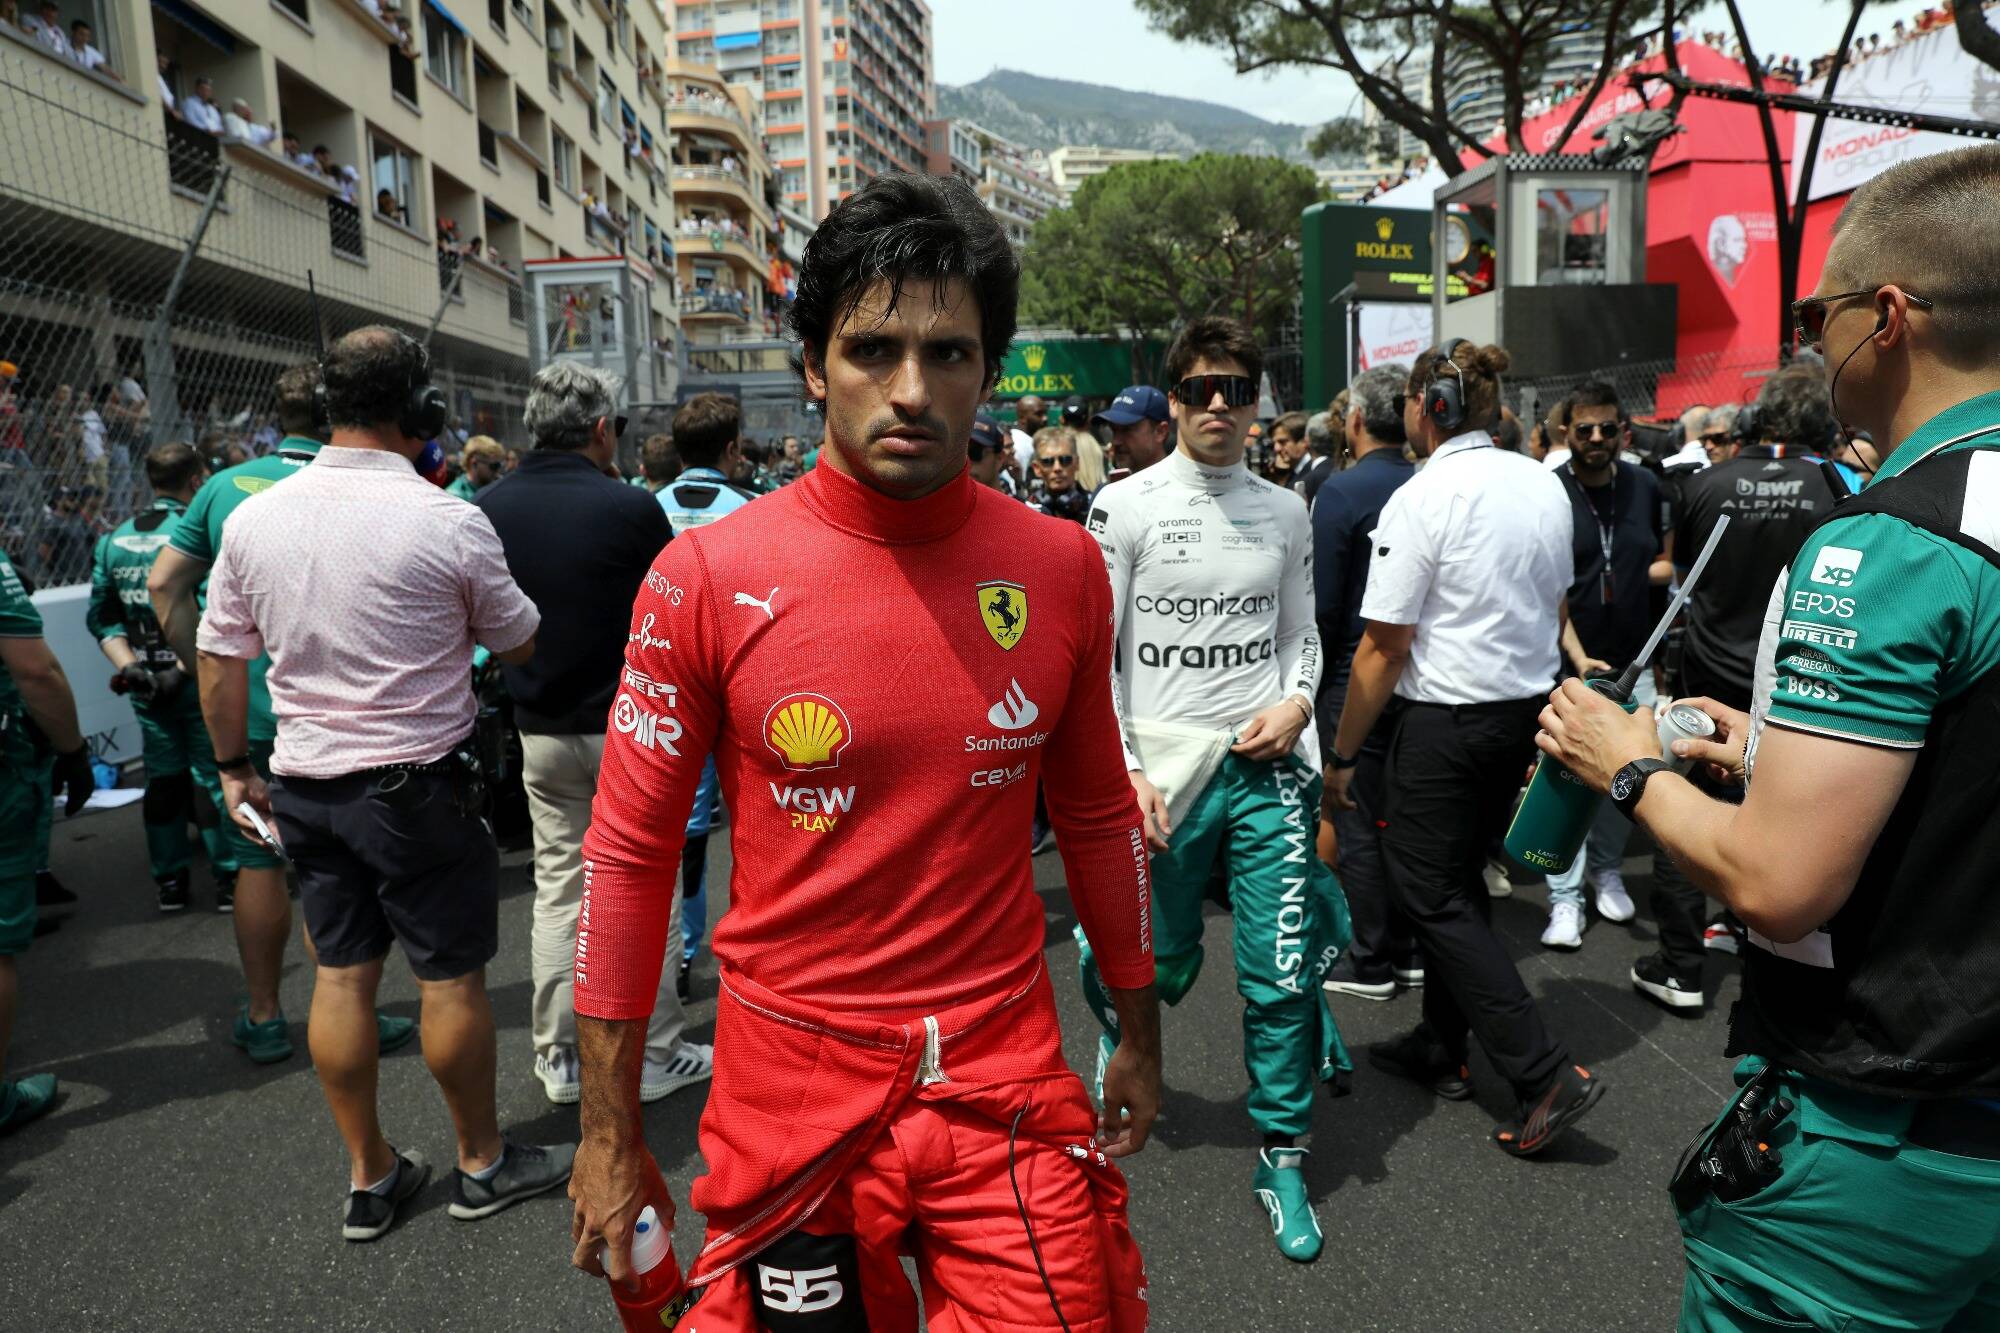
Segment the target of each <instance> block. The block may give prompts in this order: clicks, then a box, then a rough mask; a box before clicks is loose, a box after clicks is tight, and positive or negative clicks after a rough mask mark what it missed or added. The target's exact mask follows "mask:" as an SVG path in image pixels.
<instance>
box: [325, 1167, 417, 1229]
mask: <svg viewBox="0 0 2000 1333" xmlns="http://www.w3.org/2000/svg"><path fill="white" fill-rule="evenodd" d="M430 1178H431V1164H430V1163H429V1162H426V1161H425V1160H424V1155H423V1154H422V1153H420V1152H418V1151H416V1150H415V1149H414V1148H412V1149H409V1150H406V1151H403V1152H399V1153H397V1154H396V1181H395V1183H394V1184H393V1185H391V1186H390V1187H389V1192H388V1193H387V1194H375V1193H371V1192H370V1191H368V1190H353V1191H350V1192H349V1194H348V1196H347V1212H346V1215H345V1216H344V1217H343V1218H342V1219H341V1226H340V1235H341V1239H343V1240H352V1241H368V1240H375V1239H377V1238H378V1237H380V1236H382V1235H384V1234H385V1233H386V1232H387V1231H388V1230H389V1228H390V1227H393V1226H395V1225H396V1214H397V1212H398V1211H399V1210H400V1209H401V1208H402V1206H403V1205H404V1204H405V1203H408V1202H409V1201H410V1199H411V1198H412V1197H413V1196H414V1195H415V1194H416V1192H417V1191H418V1190H420V1189H422V1188H423V1187H424V1182H425V1181H426V1180H429V1179H430Z"/></svg>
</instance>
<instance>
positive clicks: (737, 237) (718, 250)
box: [673, 217, 765, 282]
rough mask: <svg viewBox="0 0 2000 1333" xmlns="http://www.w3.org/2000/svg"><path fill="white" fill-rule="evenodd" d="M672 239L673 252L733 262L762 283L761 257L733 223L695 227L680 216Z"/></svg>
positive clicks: (762, 259)
mask: <svg viewBox="0 0 2000 1333" xmlns="http://www.w3.org/2000/svg"><path fill="white" fill-rule="evenodd" d="M673 239H674V249H675V252H676V253H678V254H680V255H681V256H683V257H685V256H688V255H693V254H702V253H704V252H713V253H715V254H718V255H721V256H722V257H723V258H725V259H732V260H735V261H736V262H737V263H739V264H741V265H743V266H744V267H745V268H747V269H749V270H750V271H751V272H752V273H753V274H755V275H757V277H756V280H757V281H759V282H761V281H763V275H764V267H765V259H764V256H763V255H761V254H758V253H757V251H755V250H754V249H752V248H751V246H750V237H749V236H748V235H747V234H746V233H745V231H744V229H743V228H742V227H740V226H737V225H735V224H734V223H718V222H715V221H704V222H702V223H701V225H700V226H698V227H697V226H694V225H692V223H691V221H690V219H688V218H686V217H683V218H682V219H681V224H680V226H679V227H678V228H676V229H675V232H674V238H673Z"/></svg>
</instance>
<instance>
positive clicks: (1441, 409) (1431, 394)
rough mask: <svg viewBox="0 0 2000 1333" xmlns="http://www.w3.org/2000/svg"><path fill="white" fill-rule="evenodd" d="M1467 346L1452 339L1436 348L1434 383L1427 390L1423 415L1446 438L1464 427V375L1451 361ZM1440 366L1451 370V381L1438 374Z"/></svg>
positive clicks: (1461, 339)
mask: <svg viewBox="0 0 2000 1333" xmlns="http://www.w3.org/2000/svg"><path fill="white" fill-rule="evenodd" d="M1465 345H1466V343H1465V339H1463V338H1452V339H1449V340H1447V341H1446V342H1445V343H1444V344H1443V345H1442V346H1440V347H1439V348H1438V349H1437V356H1436V360H1434V361H1432V363H1431V382H1430V384H1429V385H1427V386H1426V387H1425V389H1424V416H1425V417H1427V418H1429V420H1430V423H1431V424H1432V425H1434V426H1436V427H1437V428H1438V429H1439V430H1441V431H1444V432H1445V433H1446V434H1447V435H1449V434H1452V433H1454V432H1456V431H1457V430H1458V428H1459V427H1460V426H1463V425H1464V424H1465V372H1464V371H1462V370H1460V369H1459V368H1458V363H1457V362H1456V361H1454V360H1452V359H1451V354H1452V353H1453V352H1455V351H1457V350H1458V349H1459V348H1460V347H1463V346H1465ZM1440 364H1443V365H1447V366H1450V367H1451V378H1450V379H1446V378H1445V377H1444V376H1442V375H1440V374H1438V366H1439V365H1440Z"/></svg>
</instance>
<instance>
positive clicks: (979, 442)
mask: <svg viewBox="0 0 2000 1333" xmlns="http://www.w3.org/2000/svg"><path fill="white" fill-rule="evenodd" d="M972 443H973V444H974V445H976V446H978V447H979V448H980V450H981V452H984V451H985V450H987V449H993V450H999V449H1003V448H1005V447H1006V446H1007V432H1005V431H1003V430H1001V429H1000V423H999V422H997V421H995V420H994V419H993V418H992V417H989V416H987V415H986V414H985V413H984V412H981V413H980V414H979V415H978V416H976V417H974V418H973V419H972Z"/></svg>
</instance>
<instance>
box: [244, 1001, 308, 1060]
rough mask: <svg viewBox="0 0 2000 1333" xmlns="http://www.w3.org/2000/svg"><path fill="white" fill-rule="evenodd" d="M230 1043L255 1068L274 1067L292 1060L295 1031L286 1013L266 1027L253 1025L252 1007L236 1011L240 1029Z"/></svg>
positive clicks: (263, 1023) (272, 1020) (257, 1024)
mask: <svg viewBox="0 0 2000 1333" xmlns="http://www.w3.org/2000/svg"><path fill="white" fill-rule="evenodd" d="M229 1040H231V1041H232V1042H234V1043H236V1048H237V1049H238V1050H240V1051H242V1052H243V1053H244V1054H246V1055H248V1056H249V1057H250V1060H251V1062H252V1063H253V1064H260V1065H274V1064H277V1063H278V1062H279V1061H280V1060H289V1059H291V1058H292V1028H291V1024H289V1023H287V1022H285V1015H284V1014H283V1013H282V1012H281V1013H279V1014H278V1015H277V1016H276V1017H275V1018H269V1019H266V1020H265V1021H264V1022H262V1023H252V1022H251V1021H250V1006H249V1005H247V1004H246V1005H244V1006H243V1007H242V1008H241V1009H238V1010H237V1011H236V1026H235V1027H234V1028H232V1029H231V1030H230V1033H229Z"/></svg>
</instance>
